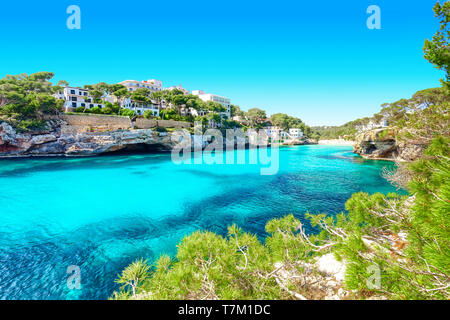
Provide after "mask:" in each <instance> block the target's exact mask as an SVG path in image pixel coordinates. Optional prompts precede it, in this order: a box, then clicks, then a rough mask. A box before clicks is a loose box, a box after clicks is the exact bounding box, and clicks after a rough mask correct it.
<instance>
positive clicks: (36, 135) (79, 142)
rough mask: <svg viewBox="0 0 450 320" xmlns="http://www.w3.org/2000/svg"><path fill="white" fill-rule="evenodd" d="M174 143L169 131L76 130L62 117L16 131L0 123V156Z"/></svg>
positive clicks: (168, 146) (163, 148)
mask: <svg viewBox="0 0 450 320" xmlns="http://www.w3.org/2000/svg"><path fill="white" fill-rule="evenodd" d="M173 145H174V142H172V141H171V136H170V135H169V134H165V135H164V134H159V133H157V132H155V131H154V130H151V129H140V130H116V131H108V132H78V131H77V130H73V128H71V126H67V124H66V123H65V122H64V121H63V120H51V121H49V122H48V125H47V129H45V130H42V131H39V132H30V133H19V132H17V131H16V130H15V129H14V128H13V127H11V126H10V125H9V124H8V123H6V122H2V123H0V157H27V156H63V155H66V156H89V155H98V154H104V153H109V152H118V151H149V150H158V151H168V150H171V149H172V147H173Z"/></svg>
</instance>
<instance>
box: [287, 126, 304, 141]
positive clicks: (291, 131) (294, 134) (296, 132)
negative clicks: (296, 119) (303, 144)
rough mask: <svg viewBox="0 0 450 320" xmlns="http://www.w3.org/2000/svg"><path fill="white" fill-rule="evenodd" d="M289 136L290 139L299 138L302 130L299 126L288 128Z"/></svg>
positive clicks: (301, 135)
mask: <svg viewBox="0 0 450 320" xmlns="http://www.w3.org/2000/svg"><path fill="white" fill-rule="evenodd" d="M289 136H290V137H291V138H292V139H301V138H302V137H303V131H302V130H301V129H299V128H290V129H289Z"/></svg>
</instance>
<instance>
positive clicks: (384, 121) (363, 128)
mask: <svg viewBox="0 0 450 320" xmlns="http://www.w3.org/2000/svg"><path fill="white" fill-rule="evenodd" d="M388 125H389V124H388V121H387V119H381V120H380V121H378V122H375V121H373V120H370V121H369V123H367V124H364V125H359V126H355V128H356V130H358V132H362V131H368V130H372V129H378V128H384V127H387V126H388Z"/></svg>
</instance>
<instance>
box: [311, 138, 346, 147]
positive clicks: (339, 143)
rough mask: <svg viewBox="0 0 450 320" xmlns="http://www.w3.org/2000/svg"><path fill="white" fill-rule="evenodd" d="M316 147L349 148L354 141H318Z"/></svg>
mask: <svg viewBox="0 0 450 320" xmlns="http://www.w3.org/2000/svg"><path fill="white" fill-rule="evenodd" d="M317 144H318V145H328V146H349V147H353V145H354V144H355V141H351V140H344V139H329V140H319V141H318V143H317Z"/></svg>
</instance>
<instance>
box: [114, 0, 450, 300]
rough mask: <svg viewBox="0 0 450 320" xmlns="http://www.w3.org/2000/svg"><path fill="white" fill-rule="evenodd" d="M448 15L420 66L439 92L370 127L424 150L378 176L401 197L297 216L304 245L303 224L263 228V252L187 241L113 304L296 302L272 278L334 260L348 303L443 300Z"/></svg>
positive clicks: (238, 244)
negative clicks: (341, 270) (432, 71)
mask: <svg viewBox="0 0 450 320" xmlns="http://www.w3.org/2000/svg"><path fill="white" fill-rule="evenodd" d="M449 8H450V2H448V1H447V2H445V4H444V5H442V6H441V5H439V4H437V5H436V6H435V7H434V10H435V13H436V15H437V16H438V17H440V18H441V29H440V31H439V32H438V34H437V35H436V36H435V37H434V38H433V40H432V41H427V42H426V44H425V48H424V51H425V57H426V58H427V59H428V60H429V61H430V62H431V63H433V64H435V65H436V66H438V67H439V68H443V70H445V71H446V72H447V80H443V86H442V88H433V89H427V90H423V91H419V92H417V93H416V94H415V95H414V96H413V97H412V98H411V99H402V100H399V101H397V102H394V103H391V104H385V105H383V108H382V110H381V112H380V114H377V115H375V116H374V118H373V119H375V120H380V119H381V118H384V117H386V118H387V119H388V121H389V122H390V124H391V125H394V126H396V127H397V128H398V129H399V132H400V135H399V137H398V139H400V140H403V141H405V142H413V141H414V142H417V141H418V142H419V143H420V144H423V145H426V146H427V148H426V150H425V152H424V154H423V156H422V157H421V158H420V159H418V160H417V161H415V162H413V163H409V164H403V165H399V166H398V168H397V170H395V171H393V172H387V173H386V175H385V176H386V177H387V178H388V180H389V181H391V182H392V183H393V184H394V185H397V186H402V187H404V188H406V189H407V190H408V192H409V194H410V195H409V196H402V195H399V194H395V193H391V194H388V195H387V196H385V195H383V194H380V193H376V194H374V195H369V194H367V193H363V192H360V193H356V194H354V195H353V196H352V197H351V198H350V199H349V200H348V201H347V202H346V206H345V208H346V211H347V212H342V213H340V214H338V215H336V216H330V215H327V214H318V215H311V214H308V213H307V214H305V217H306V218H308V219H309V220H310V223H311V225H312V226H314V227H317V228H318V229H319V232H318V233H316V234H312V235H306V233H305V229H304V227H303V224H302V222H301V221H300V220H298V219H296V218H295V217H294V216H292V215H288V216H286V217H284V218H282V219H274V220H272V221H269V222H268V223H267V225H266V231H267V233H268V234H269V236H268V237H267V238H266V239H265V241H264V243H261V242H260V241H259V240H258V239H257V237H256V236H255V235H252V234H249V233H246V232H243V231H242V230H241V229H239V228H238V227H237V226H234V225H233V226H231V227H230V228H229V229H228V235H227V236H226V237H222V236H219V235H216V234H214V233H211V232H200V231H198V232H195V233H193V234H191V235H189V236H187V237H185V238H184V239H183V240H182V241H181V243H180V245H179V246H178V252H177V255H176V256H175V257H174V258H171V257H168V256H162V257H161V258H160V259H159V260H158V261H157V262H155V264H154V265H152V266H149V265H147V264H146V263H144V262H143V261H142V260H141V261H138V262H135V264H134V267H131V269H133V268H134V269H138V270H145V274H144V275H142V274H140V273H138V272H129V271H128V272H127V273H124V274H122V276H121V278H120V279H121V280H120V281H121V283H124V284H125V286H124V287H123V288H122V289H121V291H120V292H115V293H114V294H113V296H112V298H113V299H215V298H218V299H290V298H299V297H300V298H301V297H302V296H304V295H306V294H307V292H305V287H304V286H303V285H301V284H299V283H298V282H297V281H295V277H288V279H285V280H284V281H283V280H280V278H279V272H278V271H279V270H281V269H283V270H286V269H288V270H290V271H292V270H293V271H295V272H296V273H297V274H301V273H302V270H303V266H304V263H305V262H309V261H313V259H315V257H317V256H319V255H322V254H325V253H333V254H334V256H335V257H336V258H337V259H338V260H341V261H343V262H344V263H345V265H346V274H345V281H344V286H345V288H346V289H347V290H352V296H351V297H352V298H362V299H363V298H367V297H371V296H375V297H380V296H382V297H385V298H388V299H445V300H448V299H450V250H449V248H450V215H449V212H450V200H449V198H450V186H449V184H448V181H450V158H449V154H450V134H449V129H448V123H449V118H448V117H449V111H450V101H449V97H450V94H449V91H448V67H449V65H448V60H445V59H448V56H449V50H450V49H449V44H448V31H446V30H447V29H446V28H447V23H448V21H450V10H449ZM445 32H447V33H445ZM445 61H447V62H445ZM234 110H235V111H234V112H236V113H239V112H240V109H238V108H234ZM261 111H262V110H259V109H258V110H252V112H251V115H250V117H249V118H250V119H251V120H250V121H251V122H253V123H254V124H256V123H258V122H259V120H260V119H262V118H263V117H265V113H264V114H263V112H261ZM249 112H250V110H249ZM244 115H245V114H244ZM274 120H275V122H276V123H277V124H278V125H282V126H289V118H288V117H286V115H281V114H277V115H274V117H273V119H272V121H274ZM369 121H370V119H369V118H368V119H360V120H357V121H356V122H351V123H348V124H346V125H344V126H342V127H341V128H332V129H330V128H322V129H319V130H322V131H321V132H319V133H320V134H321V136H322V137H324V136H327V137H330V138H331V137H336V135H339V136H345V135H352V134H354V133H355V130H356V129H355V125H360V124H364V123H368V122H369ZM136 265H138V267H136ZM377 271H379V273H378V275H379V276H377ZM136 274H138V275H139V276H137V275H136Z"/></svg>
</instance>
